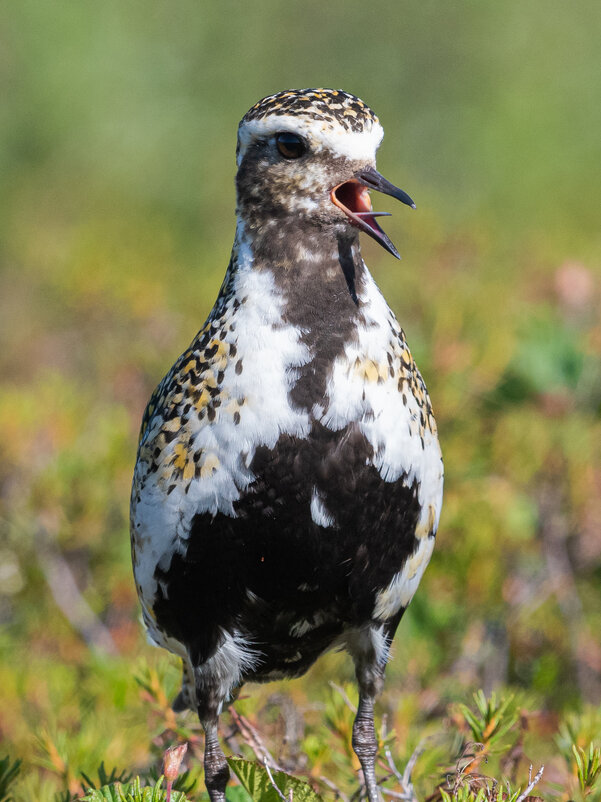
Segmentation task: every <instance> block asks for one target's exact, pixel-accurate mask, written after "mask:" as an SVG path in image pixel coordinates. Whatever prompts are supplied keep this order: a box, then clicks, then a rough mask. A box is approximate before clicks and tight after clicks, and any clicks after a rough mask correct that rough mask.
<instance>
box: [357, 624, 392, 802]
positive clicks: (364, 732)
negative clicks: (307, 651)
mask: <svg viewBox="0 0 601 802" xmlns="http://www.w3.org/2000/svg"><path fill="white" fill-rule="evenodd" d="M388 646H389V640H388V638H387V637H386V634H385V633H384V630H383V628H382V627H378V628H376V627H373V626H370V627H367V628H365V629H363V630H360V631H359V632H356V633H354V634H353V635H352V636H351V637H349V639H348V641H347V648H348V650H349V652H350V653H351V655H352V657H353V660H354V661H355V673H356V676H357V684H358V685H359V706H358V708H357V715H356V716H355V722H354V724H353V749H354V750H355V754H356V755H357V757H358V758H359V762H360V763H361V768H362V770H363V779H364V782H365V790H366V791H367V796H368V799H369V802H381V798H382V797H381V796H380V792H379V791H378V785H377V782H376V755H377V752H378V739H377V738H376V729H375V727H374V702H375V700H376V699H377V697H378V696H379V694H380V692H381V690H382V686H383V684H384V669H385V667H386V659H387V657H388Z"/></svg>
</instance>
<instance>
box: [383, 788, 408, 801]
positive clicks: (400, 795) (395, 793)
mask: <svg viewBox="0 0 601 802" xmlns="http://www.w3.org/2000/svg"><path fill="white" fill-rule="evenodd" d="M380 793H381V794H386V795H387V796H392V797H394V798H395V799H408V797H407V794H406V793H405V792H404V791H403V793H401V792H400V791H391V790H390V788H382V786H380ZM411 799H413V797H411Z"/></svg>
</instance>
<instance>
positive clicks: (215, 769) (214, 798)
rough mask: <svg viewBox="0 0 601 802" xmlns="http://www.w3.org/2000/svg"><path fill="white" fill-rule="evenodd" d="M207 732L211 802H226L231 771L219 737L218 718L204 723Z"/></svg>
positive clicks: (206, 755) (206, 763) (208, 783)
mask: <svg viewBox="0 0 601 802" xmlns="http://www.w3.org/2000/svg"><path fill="white" fill-rule="evenodd" d="M201 724H202V726H203V729H204V731H205V760H204V767H205V785H206V786H207V791H208V792H209V797H210V799H211V802H225V787H226V785H227V781H228V780H229V778H230V770H229V767H228V765H227V761H226V759H225V755H224V754H223V749H222V748H221V745H220V744H219V738H218V737H217V718H215V719H213V720H210V721H206V720H205V721H203V720H202V719H201Z"/></svg>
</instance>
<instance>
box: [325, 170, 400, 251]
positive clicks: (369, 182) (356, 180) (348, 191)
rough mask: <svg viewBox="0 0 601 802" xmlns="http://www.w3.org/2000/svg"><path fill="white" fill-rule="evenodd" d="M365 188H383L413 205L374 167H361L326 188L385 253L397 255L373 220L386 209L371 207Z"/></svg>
mask: <svg viewBox="0 0 601 802" xmlns="http://www.w3.org/2000/svg"><path fill="white" fill-rule="evenodd" d="M368 189H375V190H376V191H377V192H383V193H384V194H385V195H390V196H391V197H392V198H396V199H397V200H400V201H401V202H402V203H406V204H407V206H411V208H412V209H415V203H413V201H412V200H411V198H410V197H409V195H407V193H406V192H405V191H404V190H402V189H399V188H398V187H395V185H394V184H391V183H390V181H387V180H386V179H385V178H384V176H382V175H380V173H379V172H378V171H377V170H376V169H375V168H374V167H364V168H363V169H362V170H359V171H358V172H356V173H355V175H354V176H353V177H352V178H350V179H348V180H347V181H344V182H343V183H342V184H338V186H336V187H334V189H332V191H331V192H330V197H331V199H332V201H333V203H334V204H335V205H336V206H338V208H339V209H342V211H343V212H344V213H345V214H346V215H347V217H348V218H349V220H350V221H351V223H352V224H353V225H354V226H357V228H360V229H361V231H364V232H365V233H366V234H369V236H370V237H373V239H375V240H376V242H379V243H380V245H381V246H382V247H383V248H385V249H386V250H387V251H388V252H389V253H391V254H392V255H393V256H395V257H396V258H397V259H400V258H401V257H400V254H399V252H398V251H397V249H396V248H395V247H394V245H393V243H392V242H391V240H390V238H389V236H388V234H386V232H385V231H384V230H383V229H382V227H381V226H380V225H379V223H378V222H377V220H376V217H386V216H388V213H387V212H374V211H373V209H372V205H371V200H370V198H369V193H368V192H367V190H368Z"/></svg>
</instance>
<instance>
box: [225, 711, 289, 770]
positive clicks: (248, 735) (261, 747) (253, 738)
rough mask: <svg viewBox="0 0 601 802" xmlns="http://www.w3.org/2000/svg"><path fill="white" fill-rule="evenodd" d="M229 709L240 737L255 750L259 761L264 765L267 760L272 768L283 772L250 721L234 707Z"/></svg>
mask: <svg viewBox="0 0 601 802" xmlns="http://www.w3.org/2000/svg"><path fill="white" fill-rule="evenodd" d="M228 709H229V712H230V715H231V717H232V719H233V720H234V723H235V724H236V727H237V728H238V731H239V732H240V735H241V736H242V738H244V740H245V742H246V743H247V744H248V745H249V746H250V748H251V749H252V750H253V752H254V753H255V755H256V756H257V758H258V759H259V761H260V762H261V763H264V762H265V760H267V761H268V762H269V765H270V766H271V767H272V768H274V769H276V770H277V771H281V768H280V766H278V764H277V762H276V761H275V760H274V758H273V755H272V754H271V753H270V751H269V749H267V747H266V746H265V744H264V743H263V739H262V738H261V736H260V735H259V733H258V731H257V730H256V729H255V727H253V725H252V724H251V723H250V721H249V720H248V719H247V718H246V717H245V716H243V715H241V714H240V713H238V712H237V711H236V710H235V709H234V707H233V706H230V707H229V708H228Z"/></svg>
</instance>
